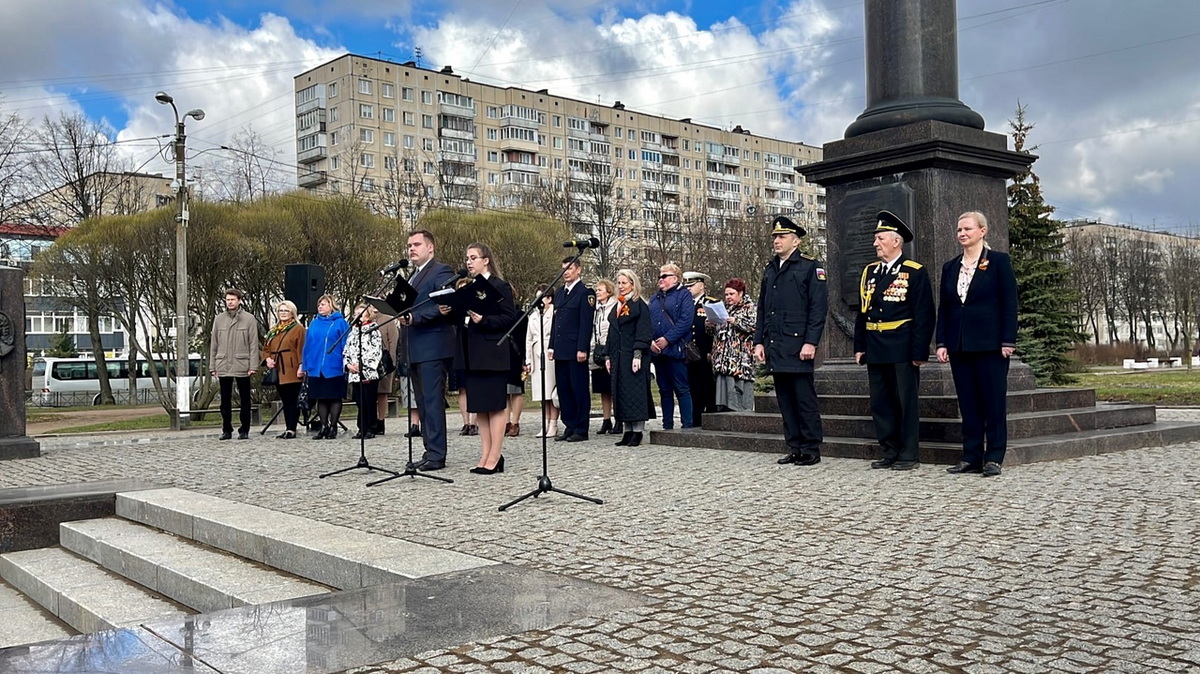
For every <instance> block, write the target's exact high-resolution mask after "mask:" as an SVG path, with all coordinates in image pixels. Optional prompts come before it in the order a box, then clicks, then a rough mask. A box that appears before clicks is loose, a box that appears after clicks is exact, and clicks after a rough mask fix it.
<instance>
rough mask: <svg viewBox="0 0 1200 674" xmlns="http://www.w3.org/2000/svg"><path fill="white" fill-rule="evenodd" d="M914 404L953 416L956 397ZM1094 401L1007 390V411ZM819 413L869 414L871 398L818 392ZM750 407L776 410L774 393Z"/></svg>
mask: <svg viewBox="0 0 1200 674" xmlns="http://www.w3.org/2000/svg"><path fill="white" fill-rule="evenodd" d="M917 404H918V406H919V408H920V410H921V418H922V419H957V418H959V414H958V398H957V397H956V396H953V395H922V396H921V397H920V398H919V399H918V401H917ZM1095 404H1096V391H1095V390H1094V389H1057V388H1042V389H1035V390H1031V391H1010V392H1009V393H1008V413H1009V414H1022V413H1026V412H1042V411H1049V410H1058V409H1072V408H1081V407H1092V406H1094V405H1095ZM820 405H821V412H822V413H823V414H844V415H848V416H870V414H871V401H870V396H868V395H865V394H863V395H851V394H837V395H822V396H821V397H820ZM754 411H755V412H762V413H766V414H779V400H778V399H777V398H776V397H775V396H774V395H759V396H755V398H754Z"/></svg>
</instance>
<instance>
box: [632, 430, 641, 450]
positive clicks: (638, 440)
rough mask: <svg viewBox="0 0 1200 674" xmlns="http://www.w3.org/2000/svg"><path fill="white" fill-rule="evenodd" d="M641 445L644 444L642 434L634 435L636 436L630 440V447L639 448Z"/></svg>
mask: <svg viewBox="0 0 1200 674" xmlns="http://www.w3.org/2000/svg"><path fill="white" fill-rule="evenodd" d="M640 444H642V434H641V433H634V434H633V437H632V438H630V439H629V446H630V447H637V446H638V445H640Z"/></svg>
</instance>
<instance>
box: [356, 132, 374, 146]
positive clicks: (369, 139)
mask: <svg viewBox="0 0 1200 674" xmlns="http://www.w3.org/2000/svg"><path fill="white" fill-rule="evenodd" d="M358 140H359V141H360V142H363V143H374V142H375V131H373V130H372V129H359V130H358Z"/></svg>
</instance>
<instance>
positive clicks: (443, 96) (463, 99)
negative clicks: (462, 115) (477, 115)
mask: <svg viewBox="0 0 1200 674" xmlns="http://www.w3.org/2000/svg"><path fill="white" fill-rule="evenodd" d="M438 99H439V100H441V102H443V103H445V104H447V105H457V106H458V107H460V108H474V107H475V99H473V98H471V97H470V96H463V95H460V94H452V93H449V92H447V91H439V92H438Z"/></svg>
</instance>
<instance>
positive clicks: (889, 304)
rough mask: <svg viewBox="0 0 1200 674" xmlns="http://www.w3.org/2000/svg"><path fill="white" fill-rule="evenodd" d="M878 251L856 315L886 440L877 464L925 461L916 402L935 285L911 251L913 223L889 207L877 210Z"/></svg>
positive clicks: (908, 465)
mask: <svg viewBox="0 0 1200 674" xmlns="http://www.w3.org/2000/svg"><path fill="white" fill-rule="evenodd" d="M876 219H877V220H878V223H877V224H876V227H875V242H874V245H875V254H876V255H877V256H878V257H879V262H874V263H872V264H869V265H867V266H866V268H865V269H863V273H862V281H861V282H860V284H859V301H860V304H859V312H858V315H857V320H856V321H855V323H854V360H855V362H857V363H858V364H860V365H862V364H866V366H867V376H868V379H869V381H870V387H871V417H872V418H873V419H874V420H875V434H876V437H878V438H879V446H880V447H881V448H883V458H882V459H880V460H878V461H875V462H873V463H872V464H871V467H872V468H891V469H892V470H912V469H913V468H916V467H917V465H918V464H919V461H920V455H919V449H918V441H917V432H918V425H919V422H920V419H921V415H920V412H919V410H918V409H917V389H918V388H919V386H920V383H921V371H920V367H921V366H922V365H924V364H925V363H926V362H928V361H929V341H930V339H932V338H933V329H934V319H935V314H934V307H933V288H932V286H931V284H930V282H929V272H928V270H926V269H925V267H924V265H922V264H921V263H919V262H917V261H915V260H911V259H908V258H907V257H906V256H905V255H904V244H905V243H907V242H909V241H912V239H913V234H912V230H911V229H909V228H908V225H906V224H904V221H903V220H901V219H900V218H899V217H897V216H896V215H895V214H893V213H891V212H889V211H880V212H879V215H878V216H876Z"/></svg>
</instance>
